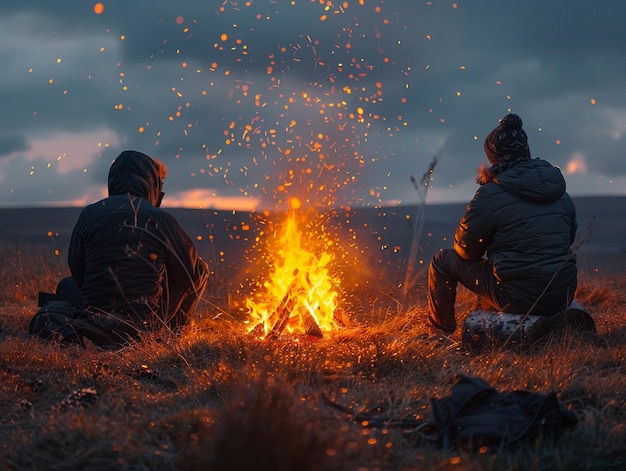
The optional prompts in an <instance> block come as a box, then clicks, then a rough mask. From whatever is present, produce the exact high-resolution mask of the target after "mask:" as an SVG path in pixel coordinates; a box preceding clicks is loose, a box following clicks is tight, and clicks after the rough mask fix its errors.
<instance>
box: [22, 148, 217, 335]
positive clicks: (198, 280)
mask: <svg viewBox="0 0 626 471" xmlns="http://www.w3.org/2000/svg"><path fill="white" fill-rule="evenodd" d="M166 173H167V168H166V167H165V165H164V164H163V163H161V162H160V161H159V160H157V159H152V158H150V157H148V156H147V155H145V154H142V153H140V152H136V151H124V152H122V153H121V154H120V155H119V157H117V158H116V159H115V161H114V162H113V164H112V165H111V168H110V171H109V178H108V190H109V197H108V198H105V199H103V200H101V201H98V202H97V203H94V204H91V205H89V206H87V207H85V208H84V209H83V211H82V212H81V214H80V216H79V218H78V221H77V222H76V225H75V227H74V230H73V232H72V236H71V240H70V246H69V254H68V263H69V268H70V271H71V277H67V278H65V279H63V280H61V282H60V283H59V285H58V287H57V296H59V297H61V298H65V299H67V300H69V301H71V302H72V303H73V304H74V306H75V307H76V308H77V312H78V315H77V316H76V318H75V319H68V322H69V324H70V325H63V326H57V330H59V331H60V332H61V331H62V332H63V333H62V335H61V337H63V339H64V340H66V341H67V340H74V341H77V342H79V343H80V342H81V341H82V338H87V339H89V340H90V341H92V342H93V343H95V344H96V345H100V346H109V345H116V344H122V343H126V342H128V341H129V340H138V339H139V337H140V333H141V332H142V331H154V330H159V329H162V328H165V329H170V330H172V331H175V330H177V329H179V328H180V327H182V326H183V325H184V324H186V323H187V322H188V320H189V319H190V318H191V316H192V315H193V313H194V311H195V310H196V307H197V305H198V303H199V301H200V299H201V297H202V294H203V292H204V290H205V287H206V284H207V281H208V277H209V271H208V267H207V264H206V263H205V262H204V261H203V260H202V259H201V258H200V256H199V255H198V253H197V251H196V248H195V247H194V244H193V242H192V241H191V239H190V238H189V236H188V235H187V234H186V233H185V231H184V230H183V228H182V227H181V226H180V224H179V223H178V221H177V220H176V219H175V218H174V217H173V216H172V215H170V214H169V213H167V212H166V211H164V210H162V209H160V208H159V206H160V204H161V199H162V197H163V192H162V186H163V179H164V178H165V177H166ZM48 318H49V316H48ZM50 328H51V326H50V325H48V327H47V328H45V329H43V330H42V326H38V327H37V326H34V327H33V330H35V332H34V333H37V331H40V332H41V331H46V330H50ZM52 328H53V329H54V327H52Z"/></svg>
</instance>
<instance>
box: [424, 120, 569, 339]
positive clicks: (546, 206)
mask: <svg viewBox="0 0 626 471" xmlns="http://www.w3.org/2000/svg"><path fill="white" fill-rule="evenodd" d="M522 124H523V123H522V120H521V118H520V117H519V116H517V115H516V114H508V115H506V116H505V117H504V118H503V119H501V120H500V124H499V125H498V126H497V127H496V128H495V129H494V130H493V131H492V132H491V133H490V134H489V135H488V136H487V138H486V139H485V144H484V148H485V153H486V155H487V157H488V159H489V162H490V163H491V167H489V168H487V167H486V166H485V165H484V164H483V166H482V167H481V168H480V169H479V175H478V180H477V181H478V183H479V184H480V187H479V188H478V190H477V191H476V194H475V195H474V198H473V199H472V200H471V202H470V203H469V204H468V206H467V209H466V211H465V214H464V216H463V218H462V219H461V221H460V223H459V226H458V228H457V230H456V233H455V236H454V249H444V250H440V251H439V252H438V253H437V254H435V256H434V257H433V259H432V261H431V263H430V266H429V271H428V320H429V323H430V330H431V333H433V334H441V333H443V334H445V335H449V334H451V333H453V332H454V331H455V329H456V320H455V311H454V304H455V300H456V288H457V284H458V283H461V284H462V285H463V286H465V287H466V288H468V289H469V290H470V291H472V292H474V293H476V294H477V295H478V297H479V299H480V302H481V307H482V309H486V310H493V311H500V312H508V313H514V314H527V313H530V314H533V315H551V314H555V313H556V312H559V311H562V310H564V309H565V308H567V306H569V304H570V303H571V302H572V300H573V297H574V292H575V291H576V286H577V268H576V256H575V254H574V253H572V250H571V248H570V247H571V245H572V243H573V242H574V238H575V235H576V230H577V222H576V209H575V206H574V203H573V202H572V200H571V198H570V197H569V195H568V194H567V192H566V185H565V180H564V178H563V175H562V174H561V171H560V170H559V169H558V168H557V167H554V166H553V165H551V164H550V163H548V162H546V161H545V160H541V159H532V158H531V155H530V149H529V146H528V138H527V135H526V132H525V131H524V129H523V128H522Z"/></svg>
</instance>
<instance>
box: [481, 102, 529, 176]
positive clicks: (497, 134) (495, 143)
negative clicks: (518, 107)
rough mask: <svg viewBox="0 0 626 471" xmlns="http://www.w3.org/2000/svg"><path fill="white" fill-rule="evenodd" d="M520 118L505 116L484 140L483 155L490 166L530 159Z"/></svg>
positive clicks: (513, 115) (526, 138)
mask: <svg viewBox="0 0 626 471" xmlns="http://www.w3.org/2000/svg"><path fill="white" fill-rule="evenodd" d="M522 125H523V123H522V118H520V117H519V116H517V115H516V114H507V115H506V116H505V117H504V118H502V119H501V120H500V124H499V125H498V127H496V128H495V129H494V130H493V131H491V133H489V135H488V136H487V138H486V139H485V154H487V158H488V159H489V162H491V164H492V165H496V164H499V163H503V162H510V161H513V160H518V159H524V158H530V148H529V147H528V136H526V132H524V130H523V129H522Z"/></svg>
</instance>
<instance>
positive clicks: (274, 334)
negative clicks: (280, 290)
mask: <svg viewBox="0 0 626 471" xmlns="http://www.w3.org/2000/svg"><path fill="white" fill-rule="evenodd" d="M299 272H300V271H299V270H298V269H297V268H296V269H295V270H294V271H293V276H294V279H293V281H292V282H291V284H290V285H289V287H288V288H287V291H286V292H285V296H283V299H282V300H281V301H280V303H279V304H278V306H277V307H276V309H274V312H272V315H271V316H270V317H269V318H270V319H274V318H276V317H277V318H278V319H277V320H276V322H275V323H274V326H273V327H272V329H271V330H270V331H269V333H268V334H267V338H269V339H271V340H276V339H277V338H278V337H279V336H280V334H281V333H282V331H283V330H284V329H285V326H286V325H287V321H288V320H289V317H290V316H291V313H292V311H293V309H294V307H295V306H296V303H297V302H298V297H297V295H298V292H299V291H300V287H299V286H298V285H299V284H300V279H299V277H298V273H299Z"/></svg>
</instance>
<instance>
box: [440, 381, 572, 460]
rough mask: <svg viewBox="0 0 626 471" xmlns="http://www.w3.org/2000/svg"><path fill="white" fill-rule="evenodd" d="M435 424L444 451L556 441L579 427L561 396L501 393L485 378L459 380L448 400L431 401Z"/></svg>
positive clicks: (520, 392) (515, 392) (519, 392)
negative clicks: (450, 448)
mask: <svg viewBox="0 0 626 471" xmlns="http://www.w3.org/2000/svg"><path fill="white" fill-rule="evenodd" d="M431 403H432V407H433V418H434V424H435V426H436V428H437V432H438V436H439V440H440V441H441V444H442V445H443V446H444V447H446V448H447V447H449V446H450V445H459V446H468V447H470V448H476V447H481V446H501V445H503V446H506V445H509V444H511V443H513V442H516V441H520V440H525V439H527V440H533V439H536V438H539V437H543V438H550V437H552V438H555V437H557V436H558V435H559V434H560V433H561V432H562V431H563V429H564V428H566V427H574V426H575V425H576V423H577V419H576V416H575V415H574V413H573V412H571V411H568V410H567V408H565V407H564V406H562V405H561V404H560V403H559V401H558V399H557V397H556V394H554V393H550V394H543V393H533V392H528V391H511V392H506V393H500V392H498V391H497V390H495V389H494V388H492V387H491V386H489V384H487V382H486V381H485V380H483V379H482V378H477V377H468V376H459V378H458V380H457V382H456V383H455V384H454V386H453V387H452V392H451V394H450V395H449V396H447V397H445V398H442V399H435V398H433V399H431Z"/></svg>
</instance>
